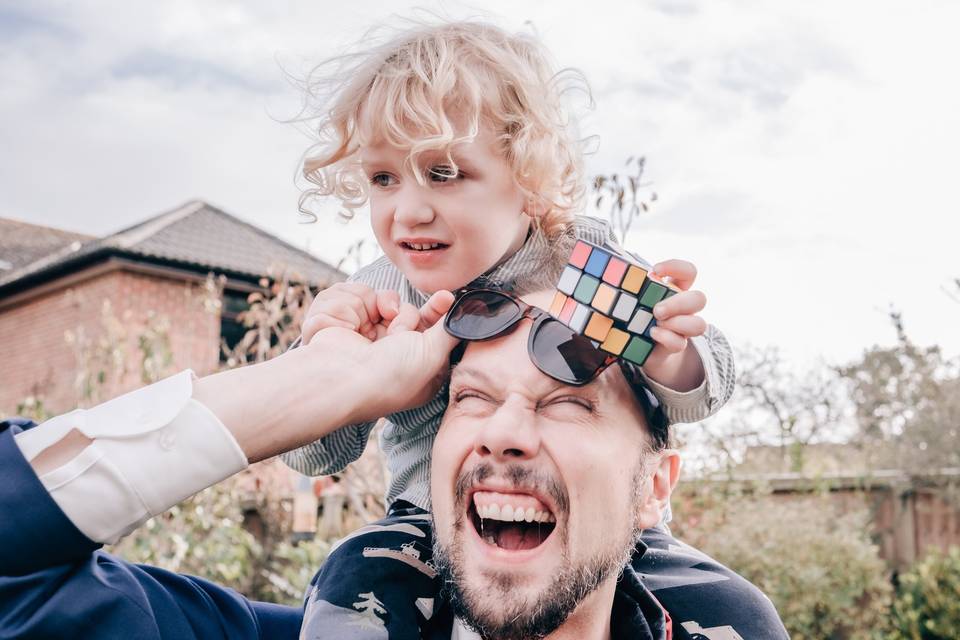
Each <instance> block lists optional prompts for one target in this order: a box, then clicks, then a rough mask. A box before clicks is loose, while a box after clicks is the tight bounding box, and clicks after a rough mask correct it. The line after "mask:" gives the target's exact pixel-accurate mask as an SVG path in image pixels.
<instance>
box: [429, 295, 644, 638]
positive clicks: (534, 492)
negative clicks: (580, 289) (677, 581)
mask: <svg viewBox="0 0 960 640" xmlns="http://www.w3.org/2000/svg"><path fill="white" fill-rule="evenodd" d="M528 301H529V302H531V303H532V304H539V305H540V306H542V305H543V304H546V303H547V302H548V301H549V299H548V298H544V296H536V297H531V298H530V299H528ZM530 326H531V323H530V322H529V321H523V323H522V326H520V327H518V328H517V329H516V330H515V331H514V332H513V333H512V334H509V335H508V336H506V337H503V338H499V339H496V340H491V341H488V342H476V343H471V344H470V345H469V346H468V347H467V350H466V353H465V354H464V357H463V359H462V360H461V362H460V364H459V365H457V367H456V368H455V370H454V372H453V374H452V377H451V381H450V404H449V408H448V409H447V413H446V415H445V417H444V421H443V424H442V426H441V428H440V432H439V434H438V436H437V439H436V443H435V445H434V449H433V467H432V485H431V488H432V492H433V508H434V521H435V528H436V541H435V548H436V549H435V550H436V552H437V553H436V556H437V557H436V559H437V561H438V563H439V565H440V567H441V569H442V570H443V571H444V572H445V573H447V577H448V578H450V579H452V581H453V582H454V583H455V586H454V593H453V594H452V595H453V599H454V600H455V601H458V602H455V606H456V605H459V609H460V610H459V611H458V613H459V614H460V615H461V616H463V617H464V618H465V619H466V620H467V622H468V623H470V624H471V625H472V626H474V627H477V628H478V630H480V631H481V632H486V633H485V634H489V635H490V636H502V637H506V638H512V637H537V636H539V637H542V636H543V635H545V634H546V633H549V632H550V631H552V630H553V629H554V628H556V627H557V626H559V625H560V624H562V623H563V621H564V619H565V618H566V616H567V615H568V614H570V613H571V612H572V610H573V609H574V608H575V607H576V606H577V605H578V604H579V603H580V602H581V601H582V600H583V599H584V598H585V597H587V596H588V595H589V594H590V593H591V592H593V590H594V589H596V588H597V587H598V586H600V585H601V583H606V584H608V585H609V586H610V588H611V589H612V584H613V580H614V579H615V576H616V575H617V573H618V572H619V570H620V569H621V568H622V567H623V565H624V564H625V562H626V561H627V560H628V559H629V556H630V553H631V551H632V549H633V546H634V543H635V537H636V534H637V532H638V531H639V530H640V529H641V528H645V527H649V526H653V525H655V524H656V523H657V521H658V520H659V515H660V510H659V509H660V506H661V505H662V498H663V496H662V493H661V495H659V496H655V495H654V492H653V491H652V490H651V487H652V486H654V482H653V481H652V480H651V479H650V478H651V476H650V471H651V470H652V467H653V466H656V462H655V461H654V460H653V459H652V458H654V457H655V456H653V455H652V454H648V453H647V452H648V436H647V430H646V426H645V425H646V422H645V421H644V419H643V417H642V415H641V413H640V411H639V409H638V408H637V406H636V404H635V401H634V400H633V397H632V392H631V390H630V388H629V386H628V385H627V383H626V380H625V379H624V378H623V374H622V373H621V372H620V369H619V367H610V368H608V369H607V370H606V371H605V372H604V373H603V374H602V375H601V376H600V377H598V378H597V380H595V381H594V382H592V383H590V384H588V385H585V386H583V387H572V386H568V385H564V384H563V383H560V382H558V381H556V380H553V379H552V378H549V377H547V376H545V375H544V374H543V373H541V372H540V371H539V370H538V369H537V368H536V367H535V366H534V365H533V363H532V362H530V359H529V357H528V355H527V348H526V341H527V334H528V333H529V328H530ZM645 461H646V462H645ZM518 514H519V515H518ZM604 606H606V607H607V612H609V606H610V603H606V605H604Z"/></svg>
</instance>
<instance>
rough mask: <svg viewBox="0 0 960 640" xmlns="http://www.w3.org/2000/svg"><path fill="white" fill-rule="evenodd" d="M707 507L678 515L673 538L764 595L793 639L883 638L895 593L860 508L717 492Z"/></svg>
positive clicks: (808, 499) (809, 499) (824, 501)
mask: <svg viewBox="0 0 960 640" xmlns="http://www.w3.org/2000/svg"><path fill="white" fill-rule="evenodd" d="M704 506H709V510H707V511H704V512H702V513H701V514H699V516H698V517H695V518H692V516H691V514H689V513H684V512H683V511H682V510H681V509H678V510H677V514H678V518H677V519H678V521H679V523H681V524H682V523H685V524H686V527H683V526H681V527H680V528H678V534H679V535H680V536H682V538H683V539H684V540H685V541H686V542H688V543H691V544H693V545H694V546H697V547H699V548H701V549H703V550H704V551H705V552H706V553H708V554H710V555H711V556H713V557H715V558H716V559H718V560H719V561H720V562H723V563H724V564H726V565H727V566H729V567H731V568H732V569H733V570H735V571H737V572H738V573H740V574H741V575H743V576H744V577H746V578H747V579H748V580H750V581H751V582H753V583H754V584H756V585H757V586H758V587H759V588H760V590H761V591H763V592H764V593H766V594H767V595H768V596H769V597H770V598H771V599H772V600H773V602H774V604H775V605H776V607H777V611H778V612H779V613H780V616H781V617H782V618H783V621H784V624H785V625H786V627H787V630H788V631H789V632H790V634H791V637H793V638H797V639H811V640H812V639H821V638H824V639H825V638H830V639H846V640H872V639H878V640H879V639H880V638H883V637H884V635H883V634H884V630H885V628H886V625H887V618H888V616H889V606H890V602H891V591H892V589H891V586H890V584H889V581H888V578H887V570H886V567H885V565H884V562H883V560H881V559H880V557H879V555H878V551H877V548H876V547H875V546H874V545H873V544H872V543H871V541H870V538H869V535H868V534H867V532H866V525H867V514H866V512H865V511H857V512H849V513H838V511H837V510H836V508H835V507H834V506H833V505H832V504H831V503H830V501H829V500H828V499H827V498H826V497H819V496H809V497H805V498H797V497H792V498H791V499H790V500H789V501H786V500H780V499H777V498H776V497H775V496H763V495H753V496H750V497H748V498H746V499H731V500H725V499H724V498H723V496H720V495H714V496H712V497H711V498H710V499H709V500H708V502H707V504H706V505H704ZM691 525H693V526H691Z"/></svg>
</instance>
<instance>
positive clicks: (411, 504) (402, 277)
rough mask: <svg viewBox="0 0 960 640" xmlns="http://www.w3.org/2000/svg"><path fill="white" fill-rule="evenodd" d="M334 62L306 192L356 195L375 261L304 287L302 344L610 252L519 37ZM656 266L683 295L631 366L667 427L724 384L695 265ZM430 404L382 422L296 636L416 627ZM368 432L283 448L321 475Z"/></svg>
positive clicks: (377, 51)
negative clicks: (381, 482) (377, 486)
mask: <svg viewBox="0 0 960 640" xmlns="http://www.w3.org/2000/svg"><path fill="white" fill-rule="evenodd" d="M338 62H339V63H341V64H340V69H339V76H337V77H339V78H341V79H342V80H340V81H338V80H337V79H336V78H332V79H326V80H324V81H321V82H319V83H315V84H314V87H316V86H320V87H321V93H322V97H323V99H324V100H325V104H324V111H323V112H322V113H321V115H320V116H319V126H318V131H319V134H320V138H321V142H320V144H319V145H318V146H316V147H315V148H313V149H312V150H311V152H310V153H308V154H307V156H306V158H305V160H304V173H305V175H306V177H307V178H308V179H309V180H311V181H312V182H313V183H314V184H315V188H312V189H311V190H309V191H308V192H307V193H306V194H305V196H304V198H305V200H309V199H311V198H314V197H325V196H334V197H336V198H339V199H340V200H341V201H342V202H343V203H344V205H345V210H346V213H347V215H352V213H353V211H354V210H355V209H356V208H358V207H360V206H362V205H363V204H365V203H367V202H369V205H370V216H371V224H372V227H373V231H374V234H375V236H376V238H377V241H378V243H379V244H380V247H381V248H382V249H383V253H384V255H383V257H382V258H380V259H379V260H376V261H375V262H373V263H372V264H370V265H368V266H366V267H364V268H362V269H360V270H359V271H358V272H356V273H355V274H354V275H353V276H351V277H350V279H349V280H348V282H347V283H344V284H339V285H335V286H333V287H331V288H329V289H327V290H325V291H323V292H321V293H320V294H319V295H318V296H317V298H316V300H315V301H314V303H313V305H312V307H311V309H310V312H309V315H308V318H307V320H306V321H305V322H304V324H303V327H302V337H303V340H304V342H309V340H310V339H311V338H312V336H313V335H314V334H316V332H317V331H319V330H321V329H323V328H325V327H329V326H343V327H347V328H350V329H353V330H356V331H358V332H360V333H362V334H364V335H366V336H367V337H368V338H370V339H376V338H377V337H378V336H380V335H383V334H384V333H385V332H387V331H389V325H390V322H391V320H393V318H394V317H395V316H396V314H397V312H398V309H399V304H400V303H401V302H403V303H410V304H412V305H414V306H416V307H418V308H423V309H424V311H423V313H424V314H425V315H426V316H429V317H428V318H427V319H428V320H430V321H432V320H433V319H434V316H435V315H437V314H436V313H435V312H434V311H432V309H434V308H435V307H440V306H443V305H434V304H433V302H435V300H438V299H439V298H440V297H443V296H449V295H450V294H449V293H446V292H447V291H453V290H457V289H460V288H461V287H464V286H467V285H470V286H482V287H487V288H505V289H514V288H515V287H516V284H517V282H518V281H520V282H522V281H523V280H524V278H525V277H526V276H528V275H530V274H531V273H533V272H536V271H538V270H544V269H552V268H554V266H555V264H556V262H557V256H559V257H560V259H561V261H562V260H563V259H564V258H565V257H566V247H568V246H569V245H570V244H571V243H572V241H573V239H574V238H579V239H584V240H587V241H589V242H592V243H595V244H600V245H607V246H612V247H615V246H616V239H615V238H614V235H613V233H612V232H611V230H610V228H609V226H608V225H607V224H606V223H605V222H602V221H600V220H598V219H594V218H587V217H582V216H578V215H575V211H577V209H578V206H579V204H580V198H581V196H582V193H583V175H582V170H581V152H580V150H579V147H578V142H577V140H576V139H575V138H574V136H573V134H572V131H571V127H570V124H569V121H568V116H567V115H566V114H565V112H564V109H563V108H562V105H561V95H560V94H561V92H562V90H563V88H564V85H563V80H564V76H562V75H557V74H556V73H554V71H553V69H552V68H551V65H550V64H549V62H548V58H547V56H546V54H545V53H544V51H543V49H542V48H541V45H540V44H539V43H538V42H537V41H536V40H535V39H533V38H531V37H528V36H524V35H513V34H509V33H507V32H505V31H503V30H501V29H499V28H497V27H495V26H492V25H489V24H481V23H474V22H461V23H445V24H440V25H433V26H429V25H428V26H422V27H418V28H416V29H414V30H412V31H408V32H404V33H402V34H400V35H399V36H397V37H395V38H393V39H391V40H390V41H389V42H386V43H385V44H383V45H381V46H378V47H374V48H372V49H370V50H368V51H366V52H364V53H362V54H358V55H354V56H350V57H347V58H343V59H339V60H338ZM567 77H572V76H567ZM313 95H318V94H317V93H316V92H315V93H314V94H313ZM302 204H303V203H302ZM654 269H655V271H656V272H657V273H658V274H659V275H660V276H665V277H668V278H670V279H672V280H673V282H674V283H675V284H676V285H677V286H678V287H679V288H681V289H683V291H682V292H681V293H679V294H677V295H675V296H673V297H671V298H669V299H668V300H666V301H664V302H661V303H660V304H659V305H658V306H657V307H656V308H655V310H654V313H655V317H656V318H657V322H658V326H657V327H656V328H654V329H653V331H652V335H651V337H652V338H653V339H654V341H655V342H656V343H657V346H656V348H655V349H654V351H653V353H652V354H651V356H650V358H649V359H648V361H647V364H646V365H645V366H644V368H643V375H644V377H645V378H646V382H647V384H648V385H649V386H650V388H651V389H652V390H653V391H654V392H655V394H656V395H657V397H658V399H659V401H660V402H661V404H662V405H663V407H664V409H665V411H666V414H667V416H668V418H669V419H670V421H671V422H693V421H697V420H701V419H703V418H705V417H707V416H708V415H710V414H712V413H714V412H715V411H716V410H717V409H719V408H720V407H721V406H722V405H723V404H724V403H725V402H726V401H727V399H728V398H729V397H730V394H731V393H732V390H733V386H734V368H733V359H732V355H731V351H730V349H729V346H728V344H727V342H726V340H725V339H724V337H723V336H722V334H721V333H720V332H719V331H717V330H716V329H715V328H713V327H712V326H708V325H707V324H706V323H705V322H704V321H703V320H702V319H701V318H700V317H699V316H698V315H697V314H698V313H699V312H700V311H701V310H702V309H703V307H704V304H705V298H704V296H703V295H702V294H701V293H699V292H696V291H690V290H689V287H690V285H691V284H692V283H693V280H694V278H695V276H696V270H695V268H694V267H693V265H692V264H690V263H688V262H683V261H679V260H672V261H668V262H665V263H661V264H659V265H656V267H655V268H654ZM517 293H522V292H517ZM431 295H435V296H437V298H436V299H435V300H434V301H430V296H431ZM446 403H447V399H446V395H445V390H442V391H441V393H440V394H439V395H438V396H437V397H435V398H434V399H432V400H431V401H429V402H427V403H426V404H425V405H424V406H422V407H420V408H418V409H414V410H410V411H404V412H401V413H397V414H394V415H391V416H387V418H386V423H385V425H384V428H383V430H382V433H381V449H382V451H383V453H384V455H385V456H386V460H387V465H388V467H389V470H390V482H389V487H388V488H387V494H386V502H387V505H388V517H387V519H386V520H385V521H382V522H380V523H378V526H377V527H376V528H374V529H373V530H368V533H367V534H366V535H361V536H359V537H351V538H348V540H347V541H345V543H343V544H341V545H340V546H339V547H338V548H337V549H335V550H334V551H333V552H332V553H331V555H330V557H329V558H328V559H327V561H326V562H325V564H324V566H323V568H322V569H321V571H320V573H319V574H318V576H317V578H316V580H315V583H314V586H313V590H312V591H311V593H310V594H309V603H308V610H307V618H306V621H305V628H304V635H305V636H310V637H312V636H311V635H310V634H311V633H314V632H322V634H323V636H322V637H331V638H340V637H344V638H365V637H371V638H373V637H383V635H382V633H383V629H384V625H385V626H386V630H387V631H388V632H389V637H390V638H416V637H419V633H418V628H419V626H420V625H421V624H423V623H424V622H425V620H427V619H429V617H430V615H431V611H430V608H431V607H432V603H433V602H434V601H435V600H434V598H435V597H436V595H437V592H438V585H437V584H435V582H434V578H433V576H431V574H430V570H429V569H430V567H429V564H428V563H426V560H427V559H428V558H429V557H430V551H431V549H430V540H429V539H424V537H422V536H417V535H412V534H410V533H403V526H402V523H403V518H405V517H406V518H415V517H419V516H422V515H423V514H425V513H426V512H428V511H429V510H430V495H429V487H430V482H429V469H430V450H431V446H432V444H433V439H434V436H435V435H436V433H437V429H438V427H439V424H440V419H441V416H442V414H443V412H444V409H445V408H446ZM373 426H374V425H373V423H367V424H359V425H346V426H344V427H342V428H341V429H339V430H337V431H335V432H333V433H331V434H330V435H328V436H326V437H324V438H322V439H321V440H318V441H317V442H314V443H312V444H308V445H306V446H304V447H302V448H300V449H298V450H295V451H293V452H290V453H288V454H285V455H284V456H283V460H284V461H285V462H286V463H287V464H288V465H289V466H291V467H292V468H294V469H296V470H297V471H299V472H301V473H305V474H307V475H326V474H331V473H336V472H338V471H340V470H342V469H343V468H344V467H345V466H346V465H347V464H349V463H350V462H352V461H353V460H356V459H357V458H358V457H359V456H360V454H361V453H362V452H363V450H364V447H365V446H366V443H367V438H368V436H369V434H370V430H371V429H372V427H373ZM369 531H374V532H375V533H369ZM385 532H387V533H385ZM378 536H379V537H378ZM378 545H379V546H378ZM371 548H375V549H380V550H381V551H383V550H385V549H386V550H388V551H389V550H390V549H392V550H393V551H394V552H396V553H404V554H406V555H407V556H408V557H409V558H416V559H418V560H417V561H418V562H420V563H421V564H423V567H426V568H425V569H424V568H422V567H420V568H418V567H416V566H415V565H416V564H417V563H416V562H414V561H409V562H397V561H395V560H390V559H381V560H380V561H379V564H377V563H376V562H374V561H373V560H371V559H370V557H369V556H370V554H369V553H365V551H364V550H365V549H366V550H367V551H369V549H371ZM384 553H387V551H384ZM387 555H389V553H387ZM364 556H367V557H364ZM383 557H385V556H383V554H381V558H383ZM338 612H339V613H338ZM358 615H359V616H365V617H366V618H369V620H368V622H370V621H373V622H372V624H373V627H376V628H373V627H372V628H371V632H370V635H369V636H367V635H363V632H362V631H361V630H360V627H358V626H356V624H357V619H355V618H356V616H358ZM321 618H322V622H321ZM312 620H315V621H316V622H311V621H312ZM341 624H342V625H344V630H343V632H342V633H340V634H339V635H338V633H339V632H338V625H341ZM313 625H315V631H311V627H312V626H313ZM361 626H362V625H361ZM347 627H349V633H348V632H347V630H346V628H347ZM378 634H380V635H378Z"/></svg>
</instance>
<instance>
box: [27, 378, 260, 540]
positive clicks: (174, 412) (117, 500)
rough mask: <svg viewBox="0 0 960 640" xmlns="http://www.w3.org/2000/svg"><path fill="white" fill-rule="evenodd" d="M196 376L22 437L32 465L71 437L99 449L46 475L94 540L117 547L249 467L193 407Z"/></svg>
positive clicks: (221, 430) (215, 423) (218, 425)
mask: <svg viewBox="0 0 960 640" xmlns="http://www.w3.org/2000/svg"><path fill="white" fill-rule="evenodd" d="M192 395H193V373H192V372H191V371H183V372H181V373H179V374H177V375H175V376H171V377H169V378H166V379H165V380H161V381H160V382H157V383H156V384H152V385H150V386H148V387H144V388H142V389H138V390H137V391H133V392H131V393H128V394H126V395H123V396H120V397H119V398H115V399H113V400H110V401H109V402H105V403H103V404H101V405H97V406H96V407H93V408H91V409H80V410H77V411H72V412H70V413H67V414H64V415H62V416H57V417H55V418H51V419H50V420H47V421H46V422H44V423H43V424H41V425H39V426H37V427H34V428H33V429H28V430H27V431H24V432H22V433H19V434H17V435H16V436H15V441H16V443H17V446H19V447H20V450H21V451H22V452H23V455H24V457H25V458H26V459H27V460H28V461H31V460H33V459H34V458H35V457H36V456H37V455H39V454H40V453H42V452H43V451H44V450H45V449H47V448H48V447H49V446H51V445H52V444H54V443H56V442H58V441H59V440H60V439H61V438H63V437H64V436H66V435H67V434H68V433H69V432H70V431H71V430H74V429H76V430H77V431H79V432H81V433H83V434H84V435H85V436H87V438H89V439H90V440H92V441H93V442H92V443H91V444H90V445H89V446H88V447H86V448H85V449H84V450H83V451H81V452H80V453H79V454H77V456H76V457H75V458H73V459H72V460H70V461H68V462H67V463H65V464H64V465H62V466H60V467H58V468H56V469H53V470H52V471H49V472H47V473H45V474H44V475H42V476H40V481H41V482H42V483H43V486H44V487H46V489H47V491H49V492H50V495H51V497H52V498H53V499H54V501H55V502H56V503H57V505H58V506H59V507H60V509H62V510H63V512H64V513H65V514H66V515H67V517H69V518H70V520H71V521H72V522H73V523H74V524H75V525H76V526H77V528H78V529H79V530H80V531H81V532H82V533H83V534H84V535H86V536H87V537H88V538H90V539H91V540H93V541H95V542H103V543H107V544H112V543H114V542H116V541H118V540H119V539H120V538H122V537H123V536H125V535H126V534H128V533H130V532H131V531H133V530H134V529H136V528H137V527H138V526H140V525H141V524H142V523H143V522H145V521H146V520H148V519H149V518H151V517H153V516H155V515H158V514H160V513H163V512H164V511H166V510H167V509H169V508H170V507H172V506H173V505H175V504H177V503H178V502H180V501H182V500H183V499H184V498H187V497H188V496H191V495H193V494H194V493H196V492H197V491H200V490H202V489H205V488H207V487H209V486H211V485H213V484H216V483H217V482H219V481H220V480H223V479H224V478H228V477H230V476H231V475H233V474H234V473H237V472H238V471H240V470H242V469H244V468H246V466H247V458H246V455H244V453H243V451H242V450H241V449H240V446H239V445H238V444H237V441H236V440H235V439H234V438H233V435H232V434H231V433H230V432H229V431H228V430H227V428H226V427H224V426H223V423H222V422H220V420H219V418H217V416H216V415H214V414H213V412H212V411H210V410H209V409H208V408H207V407H206V406H204V405H203V404H201V403H200V402H198V401H196V400H194V399H193V398H192V397H191V396H192Z"/></svg>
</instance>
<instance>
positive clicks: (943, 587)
mask: <svg viewBox="0 0 960 640" xmlns="http://www.w3.org/2000/svg"><path fill="white" fill-rule="evenodd" d="M892 618H893V620H892V624H893V627H894V631H893V633H892V634H891V635H890V639H891V640H900V639H901V638H903V639H906V640H949V639H950V638H956V637H957V633H958V629H960V547H951V548H950V550H949V551H948V552H947V553H943V552H941V551H933V552H931V553H930V554H928V555H927V557H926V558H924V559H923V560H922V561H920V562H918V563H917V564H916V565H914V566H913V568H911V569H910V571H908V572H907V573H905V574H904V575H902V576H901V577H900V584H899V586H898V588H897V598H896V600H895V601H894V603H893V616H892Z"/></svg>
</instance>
